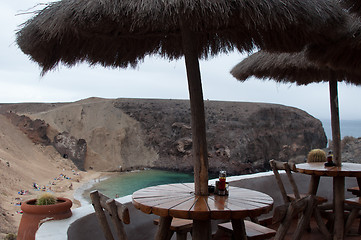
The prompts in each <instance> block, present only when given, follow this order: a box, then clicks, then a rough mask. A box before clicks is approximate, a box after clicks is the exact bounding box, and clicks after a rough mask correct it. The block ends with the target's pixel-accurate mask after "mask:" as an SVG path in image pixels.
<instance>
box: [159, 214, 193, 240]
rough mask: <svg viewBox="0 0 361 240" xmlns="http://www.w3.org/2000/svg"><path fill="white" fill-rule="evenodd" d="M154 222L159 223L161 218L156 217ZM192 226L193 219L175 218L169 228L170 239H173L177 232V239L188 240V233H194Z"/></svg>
mask: <svg viewBox="0 0 361 240" xmlns="http://www.w3.org/2000/svg"><path fill="white" fill-rule="evenodd" d="M153 223H154V224H155V225H158V224H159V218H158V219H154V220H153ZM192 227H193V220H189V219H180V218H173V219H172V223H171V225H170V228H169V234H168V239H171V238H172V236H173V234H174V233H176V235H177V240H186V239H187V233H188V232H189V233H190V234H192Z"/></svg>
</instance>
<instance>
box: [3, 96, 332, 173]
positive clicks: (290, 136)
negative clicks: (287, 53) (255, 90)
mask: <svg viewBox="0 0 361 240" xmlns="http://www.w3.org/2000/svg"><path fill="white" fill-rule="evenodd" d="M0 110H1V111H0V112H9V111H10V110H11V111H12V112H17V114H18V115H19V114H26V115H27V116H29V117H30V118H31V119H33V120H35V119H40V120H43V121H44V123H46V124H47V125H48V130H47V136H48V138H49V139H51V141H52V142H53V144H54V142H56V141H54V139H57V137H58V138H59V134H62V138H64V137H65V136H68V137H69V139H70V138H72V141H73V142H76V141H80V140H81V142H82V143H83V144H85V145H86V148H85V149H86V154H85V157H84V160H83V161H84V162H83V163H82V162H79V161H78V162H77V163H76V164H77V166H79V164H80V165H82V166H83V167H84V169H89V168H93V169H95V170H102V171H104V170H105V171H117V170H121V169H122V170H125V169H131V168H139V167H157V168H163V169H172V170H180V171H192V168H193V162H192V134H191V127H190V126H191V124H190V107H189V101H187V100H146V99H116V100H106V99H96V98H92V99H86V100H83V101H79V102H75V103H68V104H64V103H63V104H44V105H41V104H40V105H37V104H28V106H25V105H24V104H22V105H21V104H11V105H6V106H5V105H3V106H2V107H1V108H0ZM205 112H206V126H207V143H208V152H209V168H210V171H214V172H218V171H219V169H220V168H225V169H227V171H228V172H229V173H231V174H243V173H249V172H257V171H264V170H265V169H267V166H268V160H270V159H272V158H274V159H278V160H283V161H285V160H290V159H291V158H294V157H296V156H299V155H303V156H305V155H306V154H307V153H308V151H310V150H311V149H312V148H324V147H326V144H327V139H326V136H325V133H324V131H323V128H322V124H321V122H320V121H319V120H317V119H315V118H313V117H312V116H310V115H309V114H307V113H306V112H304V111H301V110H299V109H296V108H291V107H286V106H281V105H275V104H264V103H242V102H215V101H206V102H205ZM43 130H44V129H42V131H43ZM64 133H66V134H64ZM35 139H36V138H35ZM63 142H68V141H67V140H66V139H65V140H64V141H63ZM62 146H63V145H62ZM83 149H84V148H83ZM65 152H66V150H64V149H63V150H62V155H64V153H65ZM66 156H68V154H66Z"/></svg>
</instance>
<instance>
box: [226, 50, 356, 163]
mask: <svg viewBox="0 0 361 240" xmlns="http://www.w3.org/2000/svg"><path fill="white" fill-rule="evenodd" d="M231 74H232V75H233V76H234V77H235V78H237V79H238V80H241V81H245V80H246V79H247V78H248V77H251V76H255V77H257V78H261V79H271V78H272V79H274V80H275V81H277V82H284V83H286V82H291V83H296V84H298V85H307V84H309V83H313V82H329V87H330V104H331V124H332V139H333V151H334V159H335V162H336V164H337V165H341V144H340V141H341V140H340V125H339V113H338V112H339V111H338V96H337V92H338V91H337V82H341V81H345V82H347V83H351V84H355V85H361V74H359V73H354V72H346V71H344V70H334V69H332V68H329V67H325V66H320V65H317V64H315V63H313V62H311V61H309V60H308V59H307V57H306V55H305V52H299V53H280V54H277V53H269V52H266V51H259V52H257V53H255V54H252V55H251V56H249V57H248V58H246V59H244V60H243V61H242V62H240V63H238V64H237V65H236V66H235V67H234V68H233V69H232V70H231Z"/></svg>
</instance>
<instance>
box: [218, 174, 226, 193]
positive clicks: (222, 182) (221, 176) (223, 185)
mask: <svg viewBox="0 0 361 240" xmlns="http://www.w3.org/2000/svg"><path fill="white" fill-rule="evenodd" d="M218 194H219V195H221V196H224V195H226V171H219V185H218Z"/></svg>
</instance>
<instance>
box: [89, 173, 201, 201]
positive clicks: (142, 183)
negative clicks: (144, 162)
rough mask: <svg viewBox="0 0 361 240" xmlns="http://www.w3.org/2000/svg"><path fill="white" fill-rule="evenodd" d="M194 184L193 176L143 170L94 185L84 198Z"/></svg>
mask: <svg viewBox="0 0 361 240" xmlns="http://www.w3.org/2000/svg"><path fill="white" fill-rule="evenodd" d="M190 182H194V177H193V174H187V173H178V172H170V171H161V170H153V169H152V170H143V171H134V172H122V173H119V175H114V176H112V177H111V178H108V179H106V180H103V181H101V182H100V183H96V184H94V185H93V186H92V187H91V189H88V190H87V191H86V192H85V193H84V197H85V198H86V199H89V197H88V196H89V192H90V191H92V190H95V189H96V190H99V191H100V192H102V193H104V194H105V195H107V196H109V197H116V195H117V196H119V197H123V196H126V195H130V194H132V193H133V192H135V191H137V190H139V189H141V188H145V187H150V186H156V185H160V184H168V183H190Z"/></svg>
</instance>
